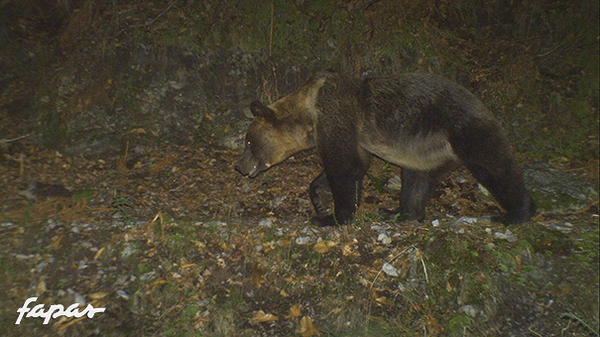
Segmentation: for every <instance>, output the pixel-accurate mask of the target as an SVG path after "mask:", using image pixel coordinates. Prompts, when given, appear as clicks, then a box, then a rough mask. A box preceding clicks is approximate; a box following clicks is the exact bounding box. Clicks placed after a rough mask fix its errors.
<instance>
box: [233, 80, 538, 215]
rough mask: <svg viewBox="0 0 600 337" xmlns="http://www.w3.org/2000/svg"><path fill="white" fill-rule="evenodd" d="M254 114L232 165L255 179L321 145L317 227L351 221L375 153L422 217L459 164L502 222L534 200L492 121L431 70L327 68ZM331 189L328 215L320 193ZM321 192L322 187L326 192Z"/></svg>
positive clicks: (314, 196) (410, 210) (530, 208)
mask: <svg viewBox="0 0 600 337" xmlns="http://www.w3.org/2000/svg"><path fill="white" fill-rule="evenodd" d="M250 110H251V111H252V113H253V114H254V116H255V119H254V120H253V121H252V123H251V124H250V126H249V128H248V132H247V134H246V147H245V149H244V152H243V154H242V158H241V160H240V161H239V163H238V164H237V165H236V169H237V170H238V171H239V172H240V173H242V174H243V175H248V176H250V177H256V176H257V175H258V174H259V173H260V172H262V171H264V170H266V169H268V168H269V167H271V166H273V165H275V164H277V163H280V162H281V161H283V160H285V159H286V158H288V157H289V156H291V155H293V154H294V153H297V152H299V151H302V150H307V149H310V148H312V147H315V146H316V147H317V150H318V153H319V156H320V157H321V160H322V163H323V167H324V172H323V173H322V174H320V175H319V176H318V177H317V178H316V179H315V180H314V181H313V182H312V183H311V186H310V198H311V201H312V203H313V206H314V207H315V211H316V213H317V218H318V219H319V220H318V222H319V223H320V224H321V225H325V226H327V225H340V224H344V223H346V222H348V221H350V220H352V217H353V214H354V212H355V211H356V209H357V207H358V205H359V204H360V200H361V194H362V182H363V178H364V176H365V173H366V171H367V169H368V168H369V163H370V161H371V157H372V156H377V157H379V158H381V159H383V160H385V161H387V162H390V163H392V164H394V165H397V166H400V167H401V169H402V170H401V179H402V189H401V192H400V207H399V208H398V209H397V210H395V211H393V212H396V213H400V214H401V215H403V216H406V217H408V218H413V219H418V220H423V219H424V217H425V207H426V205H427V202H428V200H429V198H430V196H431V195H432V192H433V191H434V190H435V188H436V185H437V182H438V181H439V179H440V178H441V177H442V176H443V175H444V173H447V172H449V171H451V170H453V169H455V168H457V167H458V166H460V165H465V166H466V167H467V168H468V169H469V170H470V172H471V173H472V174H473V176H474V177H475V178H476V179H477V180H478V181H479V182H480V183H481V184H482V185H483V186H484V187H486V188H487V189H488V190H489V191H490V192H491V194H492V195H493V196H494V197H495V199H496V200H497V201H498V202H499V203H500V205H501V206H502V207H503V208H504V210H505V211H506V214H505V215H504V216H502V217H498V218H495V219H494V220H495V221H501V222H504V223H507V224H512V223H520V222H523V221H526V220H528V219H530V218H531V217H532V216H533V214H534V212H535V210H536V206H535V203H534V201H533V199H532V198H531V195H530V194H529V192H528V191H527V189H526V188H525V185H524V183H523V174H522V172H521V170H520V169H519V167H518V166H517V164H516V162H515V160H514V158H513V156H512V154H511V149H510V145H509V144H508V141H507V139H506V136H505V133H504V131H503V130H502V128H501V126H500V123H499V122H498V120H497V119H496V118H495V117H494V116H493V115H492V114H491V113H490V111H489V110H488V109H487V108H486V107H485V106H484V105H483V103H482V102H481V101H480V100H479V99H478V98H477V97H475V96H474V95H473V94H472V93H470V92H469V91H468V90H467V89H465V88H464V87H462V86H460V85H459V84H457V83H454V82H452V81H450V80H447V79H445V78H443V77H440V76H436V75H432V74H428V73H407V74H402V75H398V76H390V77H365V78H354V77H350V76H345V75H343V74H339V73H336V72H332V71H323V72H321V73H319V74H318V75H317V76H315V77H313V78H312V79H311V80H309V81H308V82H307V83H306V84H305V85H304V86H302V87H301V88H299V89H297V90H296V91H294V92H293V93H291V94H290V95H288V96H286V97H284V98H282V99H280V100H278V101H276V102H274V103H272V104H270V105H268V106H266V105H263V104H262V103H260V102H253V103H252V104H251V105H250ZM322 192H330V193H331V194H332V195H333V203H334V212H333V213H334V214H333V215H331V214H327V210H326V209H327V202H326V201H324V200H323V195H324V193H322ZM325 194H326V193H325Z"/></svg>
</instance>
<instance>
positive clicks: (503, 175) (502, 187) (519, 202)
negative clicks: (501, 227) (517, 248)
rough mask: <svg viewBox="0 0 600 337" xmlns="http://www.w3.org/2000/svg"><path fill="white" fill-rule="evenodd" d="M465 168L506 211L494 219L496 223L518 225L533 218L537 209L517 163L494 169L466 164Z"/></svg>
mask: <svg viewBox="0 0 600 337" xmlns="http://www.w3.org/2000/svg"><path fill="white" fill-rule="evenodd" d="M465 166H467V168H468V169H469V170H470V171H471V173H472V174H473V176H474V177H475V179H477V181H479V183H481V185H483V186H484V187H485V188H486V189H487V190H488V191H490V193H491V194H492V195H493V196H494V198H495V199H496V201H498V203H499V204H500V206H502V208H504V210H505V211H506V214H504V215H503V216H496V217H494V218H493V220H494V221H497V222H502V223H504V224H517V223H521V222H524V221H527V220H529V219H530V218H531V217H533V215H534V214H535V211H536V209H537V207H536V205H535V202H534V201H533V198H532V197H531V195H530V194H529V192H528V191H527V189H526V188H525V183H524V182H523V174H522V172H521V170H520V169H519V168H518V167H517V166H516V163H514V162H513V161H510V162H504V163H499V166H497V167H494V168H486V167H484V166H481V165H478V164H476V163H465Z"/></svg>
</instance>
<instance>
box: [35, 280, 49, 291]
mask: <svg viewBox="0 0 600 337" xmlns="http://www.w3.org/2000/svg"><path fill="white" fill-rule="evenodd" d="M36 288H37V289H36V290H37V293H38V294H39V295H42V294H43V293H45V292H46V290H47V288H46V281H45V280H44V279H43V278H42V279H41V280H40V282H38V284H37V287H36Z"/></svg>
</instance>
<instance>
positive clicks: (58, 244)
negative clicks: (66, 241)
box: [52, 235, 63, 250]
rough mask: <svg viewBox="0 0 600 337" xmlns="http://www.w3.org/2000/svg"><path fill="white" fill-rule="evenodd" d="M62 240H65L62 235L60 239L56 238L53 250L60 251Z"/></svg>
mask: <svg viewBox="0 0 600 337" xmlns="http://www.w3.org/2000/svg"><path fill="white" fill-rule="evenodd" d="M62 239H63V236H62V235H61V236H59V237H56V238H55V239H54V241H53V242H52V249H53V250H59V249H60V242H61V241H62Z"/></svg>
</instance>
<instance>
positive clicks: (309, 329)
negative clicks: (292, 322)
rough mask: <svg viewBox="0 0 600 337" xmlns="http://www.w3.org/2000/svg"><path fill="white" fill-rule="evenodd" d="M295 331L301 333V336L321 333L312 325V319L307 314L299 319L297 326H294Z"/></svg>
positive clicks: (306, 336)
mask: <svg viewBox="0 0 600 337" xmlns="http://www.w3.org/2000/svg"><path fill="white" fill-rule="evenodd" d="M296 333H298V334H300V335H302V336H303V337H310V336H319V335H321V331H320V330H319V329H318V328H317V327H316V326H314V324H313V322H312V319H311V318H310V317H308V316H304V317H302V319H301V320H300V325H298V328H296Z"/></svg>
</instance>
